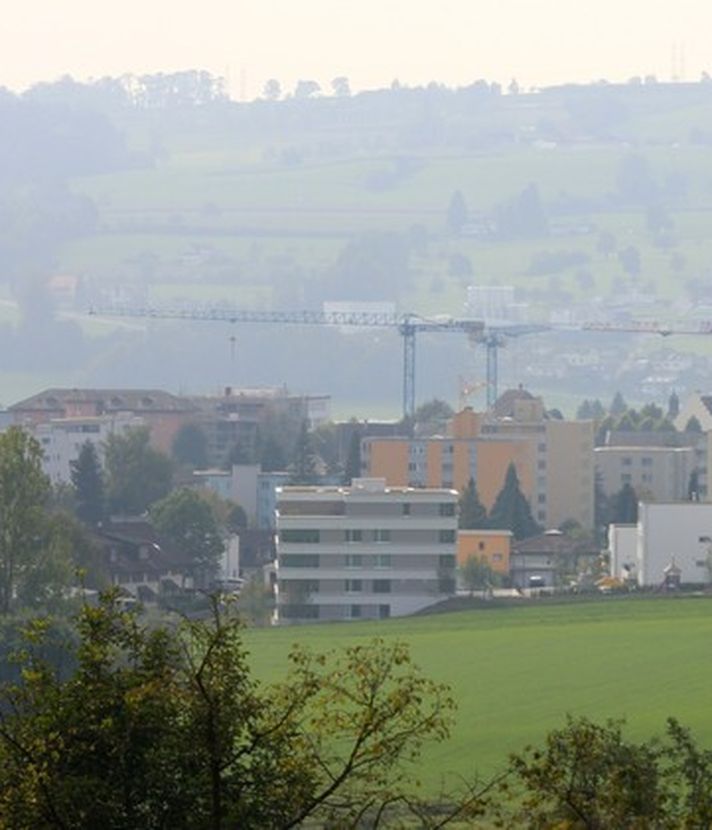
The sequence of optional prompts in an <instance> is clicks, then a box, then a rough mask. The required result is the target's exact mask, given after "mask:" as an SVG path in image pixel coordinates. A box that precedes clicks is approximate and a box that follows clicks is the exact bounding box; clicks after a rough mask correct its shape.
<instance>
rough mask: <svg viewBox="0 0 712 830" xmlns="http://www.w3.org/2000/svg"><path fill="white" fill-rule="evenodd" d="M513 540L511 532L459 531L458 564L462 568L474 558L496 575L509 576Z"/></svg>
mask: <svg viewBox="0 0 712 830" xmlns="http://www.w3.org/2000/svg"><path fill="white" fill-rule="evenodd" d="M512 539H513V535H512V531H511V530H458V531H457V564H458V565H459V566H460V567H462V566H463V565H465V564H466V563H467V560H468V559H470V558H472V557H474V558H475V559H479V560H480V561H483V562H485V563H486V564H487V565H488V566H489V567H490V568H491V569H492V570H493V571H494V572H495V573H498V574H501V575H502V576H509V557H510V553H511V548H512Z"/></svg>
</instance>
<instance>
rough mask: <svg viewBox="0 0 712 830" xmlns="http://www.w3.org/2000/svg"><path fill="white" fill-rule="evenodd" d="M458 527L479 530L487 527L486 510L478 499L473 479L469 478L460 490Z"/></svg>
mask: <svg viewBox="0 0 712 830" xmlns="http://www.w3.org/2000/svg"><path fill="white" fill-rule="evenodd" d="M458 527H459V528H460V530H481V529H482V528H485V527H487V510H486V509H485V506H484V505H483V504H482V502H481V501H480V496H479V493H478V492H477V487H476V485H475V480H474V479H473V478H470V480H469V481H468V482H467V487H465V489H464V490H463V491H462V495H461V496H460V502H459V504H458Z"/></svg>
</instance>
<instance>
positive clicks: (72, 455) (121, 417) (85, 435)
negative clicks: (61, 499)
mask: <svg viewBox="0 0 712 830" xmlns="http://www.w3.org/2000/svg"><path fill="white" fill-rule="evenodd" d="M141 426H144V421H143V419H142V418H137V417H134V416H133V415H130V414H127V413H119V414H117V415H104V416H97V417H89V418H55V419H53V420H51V421H46V422H44V423H39V424H34V425H32V424H30V425H28V426H26V427H25V429H27V431H28V432H29V433H30V435H32V436H33V437H34V438H35V439H36V440H37V441H38V442H39V444H40V446H41V447H42V470H43V472H44V473H45V475H47V476H48V477H49V479H50V480H51V481H52V483H53V484H68V483H69V482H70V481H71V480H72V478H71V476H72V462H73V461H76V460H77V459H78V458H79V453H80V452H81V449H82V446H83V445H84V444H86V443H87V442H88V443H90V444H93V445H94V449H95V450H96V454H97V457H98V458H99V461H100V462H101V463H103V461H104V446H105V444H106V441H107V440H108V439H109V436H110V435H123V434H124V433H125V432H126V431H127V430H129V429H136V428H137V427H141Z"/></svg>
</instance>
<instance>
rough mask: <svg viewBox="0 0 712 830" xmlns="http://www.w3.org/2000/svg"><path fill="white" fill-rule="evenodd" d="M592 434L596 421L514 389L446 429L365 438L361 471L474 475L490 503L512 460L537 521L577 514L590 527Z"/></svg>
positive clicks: (411, 477) (456, 483) (412, 483)
mask: <svg viewBox="0 0 712 830" xmlns="http://www.w3.org/2000/svg"><path fill="white" fill-rule="evenodd" d="M594 437H595V432H594V423H593V421H565V420H559V419H556V418H550V417H548V416H547V415H546V413H545V410H544V404H543V402H542V400H541V398H534V397H533V396H532V395H530V394H529V393H528V392H526V391H525V390H522V389H514V390H510V391H509V392H505V393H504V395H502V396H501V397H500V399H499V400H498V402H497V405H496V406H495V408H494V410H493V411H492V412H491V413H487V414H484V413H476V412H473V411H472V410H471V409H464V410H463V411H462V412H459V413H457V414H456V415H455V416H454V417H453V419H452V421H451V424H450V427H449V429H448V433H447V435H444V436H437V435H436V436H430V437H425V438H419V437H415V438H406V437H382V438H365V439H364V440H363V442H362V463H363V471H364V475H368V476H378V477H382V478H384V479H386V481H387V482H388V484H389V485H390V486H400V487H408V486H409V487H446V488H450V487H452V488H454V489H456V490H458V491H462V490H463V489H464V487H466V486H467V483H468V481H469V479H470V478H473V479H474V481H475V482H476V484H477V490H478V492H479V495H480V499H481V500H482V503H483V504H484V505H485V507H486V508H487V509H488V510H489V509H491V507H492V505H493V504H494V501H495V499H496V497H497V494H498V493H499V491H500V489H501V488H502V485H503V484H504V479H505V476H506V473H507V468H508V467H509V465H510V464H514V466H515V468H516V470H517V475H518V477H519V481H520V485H521V488H522V492H523V493H524V495H525V496H526V498H527V499H528V501H529V504H530V505H531V508H532V515H533V516H534V518H535V519H536V521H537V522H538V523H539V524H541V525H542V526H543V527H546V528H552V527H558V526H559V525H560V524H561V523H562V522H564V521H566V520H567V519H574V520H575V521H577V522H579V523H580V524H581V525H582V526H583V527H586V528H590V527H592V526H593V520H594V518H593V499H594V483H595V482H594V467H593V448H594Z"/></svg>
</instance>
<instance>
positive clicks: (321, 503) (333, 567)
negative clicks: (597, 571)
mask: <svg viewBox="0 0 712 830" xmlns="http://www.w3.org/2000/svg"><path fill="white" fill-rule="evenodd" d="M457 498H458V496H457V492H456V491H455V490H446V489H414V488H410V487H386V482H385V479H366V478H362V479H354V480H353V482H352V485H351V487H283V488H281V489H280V490H278V491H277V621H278V622H280V623H290V622H303V621H308V620H332V621H333V620H346V619H385V618H387V617H397V616H403V615H406V614H413V613H415V612H416V611H419V610H421V609H422V608H425V607H427V606H429V605H433V604H435V603H437V602H440V601H441V600H443V599H446V598H447V597H448V596H451V595H452V594H454V593H455V564H456V560H455V554H456V541H457V515H456V513H457Z"/></svg>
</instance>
